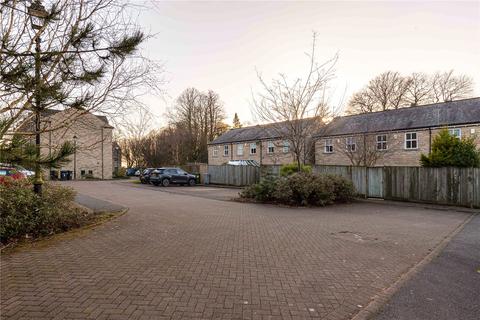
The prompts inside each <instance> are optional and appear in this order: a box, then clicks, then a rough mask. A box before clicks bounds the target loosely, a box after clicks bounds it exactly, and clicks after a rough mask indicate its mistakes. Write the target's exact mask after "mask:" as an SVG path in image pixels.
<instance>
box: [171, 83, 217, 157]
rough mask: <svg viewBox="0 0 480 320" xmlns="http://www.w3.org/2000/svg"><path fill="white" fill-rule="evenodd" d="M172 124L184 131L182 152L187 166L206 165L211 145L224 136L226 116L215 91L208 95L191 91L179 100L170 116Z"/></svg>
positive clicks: (185, 92) (191, 89)
mask: <svg viewBox="0 0 480 320" xmlns="http://www.w3.org/2000/svg"><path fill="white" fill-rule="evenodd" d="M169 118H170V124H171V126H173V127H177V128H178V129H179V130H182V131H183V133H184V134H183V136H185V141H184V143H182V144H181V146H180V147H181V148H182V149H184V150H183V152H182V154H184V155H185V157H186V159H185V161H187V162H193V161H200V162H206V161H207V158H208V149H207V146H208V142H210V141H212V140H213V139H215V137H217V136H218V135H220V134H222V133H223V132H224V131H225V130H226V127H225V125H224V120H225V112H224V109H223V103H222V102H221V101H220V97H219V95H218V94H217V93H215V92H214V91H212V90H209V91H207V92H206V93H204V92H200V91H199V90H197V89H195V88H188V89H186V90H185V91H183V93H182V94H180V96H179V97H178V98H177V100H176V103H175V105H174V108H173V110H172V111H171V112H170V114H169Z"/></svg>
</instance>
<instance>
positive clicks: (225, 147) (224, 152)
mask: <svg viewBox="0 0 480 320" xmlns="http://www.w3.org/2000/svg"><path fill="white" fill-rule="evenodd" d="M223 156H224V157H226V156H228V144H226V145H224V146H223Z"/></svg>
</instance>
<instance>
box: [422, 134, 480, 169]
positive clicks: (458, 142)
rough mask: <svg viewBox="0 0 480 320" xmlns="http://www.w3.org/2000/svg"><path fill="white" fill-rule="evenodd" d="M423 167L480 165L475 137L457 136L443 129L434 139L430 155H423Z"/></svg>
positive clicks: (479, 155) (479, 153)
mask: <svg viewBox="0 0 480 320" xmlns="http://www.w3.org/2000/svg"><path fill="white" fill-rule="evenodd" d="M420 162H421V164H422V166H423V167H475V168H478V167H480V150H478V149H477V146H476V144H475V141H474V139H473V137H470V138H462V139H460V138H457V137H455V136H453V135H451V134H450V133H449V131H448V130H447V129H443V130H442V131H440V133H439V134H438V135H437V136H436V137H435V138H434V139H433V142H432V151H431V152H430V154H429V155H424V154H422V155H421V158H420Z"/></svg>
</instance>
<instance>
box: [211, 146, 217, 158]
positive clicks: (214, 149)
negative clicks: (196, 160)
mask: <svg viewBox="0 0 480 320" xmlns="http://www.w3.org/2000/svg"><path fill="white" fill-rule="evenodd" d="M212 156H213V157H215V158H216V157H218V146H213V152H212Z"/></svg>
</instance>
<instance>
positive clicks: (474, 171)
mask: <svg viewBox="0 0 480 320" xmlns="http://www.w3.org/2000/svg"><path fill="white" fill-rule="evenodd" d="M279 168H280V166H264V167H262V168H261V169H260V168H258V167H253V166H230V165H221V166H208V173H209V174H210V183H212V184H224V185H233V186H246V185H250V184H254V183H257V182H258V181H259V179H260V172H261V171H262V172H270V173H272V174H278V173H279ZM313 172H315V173H328V174H337V175H340V176H343V177H345V178H347V179H349V180H351V181H352V183H353V185H354V186H355V189H356V190H357V192H358V193H359V194H360V195H366V196H368V197H378V198H384V199H389V200H402V201H417V202H427V203H436V204H450V205H460V206H467V207H480V168H422V167H373V168H367V167H352V166H320V165H316V166H314V167H313Z"/></svg>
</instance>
